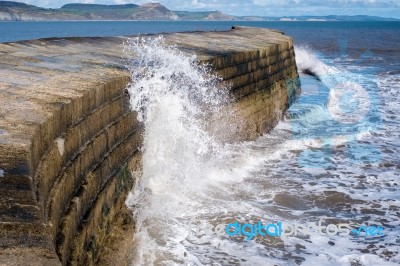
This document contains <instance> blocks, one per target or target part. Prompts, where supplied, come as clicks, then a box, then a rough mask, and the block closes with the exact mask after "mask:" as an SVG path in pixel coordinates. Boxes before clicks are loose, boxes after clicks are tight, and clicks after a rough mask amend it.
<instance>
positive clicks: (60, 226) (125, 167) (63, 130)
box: [0, 27, 300, 265]
mask: <svg viewBox="0 0 400 266" xmlns="http://www.w3.org/2000/svg"><path fill="white" fill-rule="evenodd" d="M164 37H165V40H166V43H167V44H174V45H176V46H177V47H178V49H181V50H182V51H183V52H186V53H192V54H196V55H197V57H198V60H199V63H208V64H210V66H211V67H212V69H214V70H215V72H216V73H217V74H218V75H219V76H220V77H221V78H222V80H221V84H223V85H224V86H221V87H224V88H223V89H227V90H229V92H230V94H231V95H232V101H231V102H230V104H229V106H227V107H229V108H230V109H232V110H234V111H233V112H230V113H229V115H227V114H224V115H221V114H216V115H214V116H213V118H212V122H211V125H212V124H213V123H221V121H223V123H224V124H225V125H227V127H229V129H230V130H229V132H228V133H227V132H226V131H225V132H219V131H221V130H220V128H221V127H213V126H211V127H210V130H211V131H212V130H213V128H215V130H214V131H215V134H225V135H226V134H228V135H229V136H228V138H229V140H230V141H243V140H252V139H255V138H256V137H257V136H259V135H261V134H263V133H265V132H268V131H269V130H270V129H272V128H273V127H274V125H276V123H277V122H278V121H279V119H280V118H281V117H282V114H283V112H284V111H285V110H286V109H287V108H288V106H289V105H290V103H291V102H292V101H293V100H294V99H295V97H296V95H297V94H298V92H299V90H300V84H299V79H298V73H297V67H296V62H295V57H294V50H293V42H292V40H291V39H290V37H287V36H285V35H284V34H282V33H280V32H276V31H271V30H267V29H260V28H245V27H236V28H234V29H232V30H230V31H221V32H190V33H170V34H164ZM126 38H127V37H112V38H65V39H61V38H53V39H40V40H30V41H21V42H17V43H5V44H0V95H1V96H0V118H1V119H0V233H1V234H0V264H1V265H95V264H101V265H107V264H115V265H127V264H129V261H130V259H131V258H130V255H131V254H132V252H131V250H132V249H134V248H135V247H134V246H133V244H132V239H133V234H134V221H133V220H132V217H131V214H130V212H129V210H128V209H127V207H126V205H125V199H126V197H127V194H128V192H129V191H130V190H131V189H132V186H133V185H134V183H135V177H134V176H133V175H132V173H133V172H135V171H136V170H138V169H140V167H141V152H140V147H141V145H142V142H143V133H144V128H143V125H142V124H141V123H139V122H138V121H137V120H136V113H135V112H133V111H132V110H131V109H130V106H129V96H128V94H127V92H126V89H125V88H126V86H127V85H128V84H129V82H131V80H130V73H129V71H128V69H127V68H126V61H125V60H124V53H123V42H124V41H125V40H126Z"/></svg>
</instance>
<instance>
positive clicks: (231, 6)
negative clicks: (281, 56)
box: [14, 0, 400, 18]
mask: <svg viewBox="0 0 400 266" xmlns="http://www.w3.org/2000/svg"><path fill="white" fill-rule="evenodd" d="M14 1H18V2H25V3H28V4H32V5H37V6H42V7H52V8H56V7H60V6H62V5H64V4H66V3H71V2H74V3H93V4H127V3H134V4H144V3H148V2H155V1H151V0H14ZM156 2H159V3H161V4H163V5H165V6H166V7H168V8H169V9H171V10H188V11H195V10H221V11H222V12H224V13H228V14H231V15H258V16H285V15H286V16H301V15H373V16H381V17H394V18H400V0H247V1H246V0H189V1H185V0H169V1H167V0H158V1H156Z"/></svg>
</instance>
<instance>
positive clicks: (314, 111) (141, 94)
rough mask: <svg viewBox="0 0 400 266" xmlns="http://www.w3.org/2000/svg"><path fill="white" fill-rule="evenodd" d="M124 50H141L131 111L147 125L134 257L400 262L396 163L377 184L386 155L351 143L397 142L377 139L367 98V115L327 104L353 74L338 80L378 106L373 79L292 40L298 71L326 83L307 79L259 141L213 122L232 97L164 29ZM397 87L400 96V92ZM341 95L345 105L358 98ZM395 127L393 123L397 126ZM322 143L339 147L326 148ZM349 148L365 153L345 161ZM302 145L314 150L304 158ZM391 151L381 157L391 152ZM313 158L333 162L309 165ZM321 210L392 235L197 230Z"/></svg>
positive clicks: (143, 261)
mask: <svg viewBox="0 0 400 266" xmlns="http://www.w3.org/2000/svg"><path fill="white" fill-rule="evenodd" d="M125 48H126V52H127V53H129V54H134V56H133V57H132V59H131V61H130V67H131V74H132V80H133V82H132V84H131V85H130V86H129V88H128V90H129V93H130V96H131V105H132V109H133V110H134V111H136V112H137V113H138V119H139V120H141V121H142V122H143V123H144V125H145V136H144V144H143V171H142V173H136V174H138V175H139V178H138V179H137V180H138V181H137V182H138V183H137V185H136V186H135V188H134V190H133V191H132V192H131V194H130V195H129V198H128V200H127V204H128V206H130V207H131V209H132V211H133V214H134V218H135V220H136V222H137V226H136V234H135V236H134V239H135V261H134V265H210V264H215V265H293V264H304V265H371V264H375V265H394V264H395V263H397V262H399V261H400V255H399V250H398V248H396V247H397V244H396V243H397V242H398V241H400V240H399V239H398V237H397V235H398V232H399V231H398V227H399V226H400V224H399V222H398V217H397V216H396V215H397V214H396V213H398V212H399V211H400V203H399V200H400V199H399V198H398V195H397V194H396V193H395V190H393V189H395V188H396V186H398V184H397V183H396V173H395V172H396V169H395V167H393V166H390V164H389V166H388V167H387V168H385V169H384V171H385V175H381V176H380V182H378V180H377V179H376V177H377V176H378V175H379V167H381V166H380V164H379V162H371V161H369V162H366V163H365V162H364V161H363V160H365V159H364V157H363V152H364V150H363V149H361V148H360V147H359V146H357V145H356V146H355V148H354V145H355V143H353V142H356V141H359V140H360V141H362V142H363V143H370V142H372V139H375V142H377V143H383V144H380V145H382V147H380V148H382V149H390V150H393V147H392V146H393V145H391V144H389V145H386V142H385V141H384V142H382V141H380V140H381V139H385V138H386V133H385V132H377V131H376V129H377V127H376V126H374V123H373V121H375V120H374V119H375V118H376V111H377V109H374V108H372V107H371V110H370V112H369V113H368V114H366V115H365V117H366V118H363V119H359V121H356V122H354V121H351V122H352V123H351V124H349V123H340V122H341V120H340V119H337V117H334V116H332V114H331V111H330V110H329V108H338V106H337V104H335V102H334V101H333V100H332V99H334V98H335V97H336V98H337V97H339V96H340V95H338V94H337V92H336V93H335V89H336V91H338V90H339V89H343V90H345V92H348V91H351V90H352V84H351V83H349V84H347V85H346V86H343V88H342V87H340V86H339V87H338V86H337V85H338V84H346V83H345V82H348V81H352V82H353V83H357V84H361V85H360V86H362V87H363V88H366V91H367V92H368V93H369V94H368V95H369V98H370V100H371V105H373V104H377V103H378V102H377V99H376V98H375V96H376V95H374V94H371V93H370V90H373V89H374V86H373V84H372V85H371V82H370V79H369V78H370V77H369V76H367V75H364V74H363V75H362V74H355V73H352V72H350V71H348V69H344V68H342V66H340V65H338V64H336V65H334V66H333V65H331V64H328V63H326V62H323V61H321V60H320V59H319V57H318V56H317V55H315V54H314V53H313V52H312V51H310V50H309V49H307V48H297V49H296V60H297V63H298V65H299V69H300V70H303V69H310V70H311V71H312V72H313V73H314V74H315V75H317V76H318V77H319V79H320V80H319V81H318V80H315V79H314V78H313V79H308V78H304V77H303V78H302V96H301V97H300V99H299V100H298V101H297V102H296V103H295V104H294V105H293V106H292V107H291V108H290V110H289V113H290V114H291V115H289V117H291V118H290V119H288V120H286V121H281V122H280V123H279V125H278V126H277V127H276V128H275V129H274V130H273V131H272V132H271V133H269V134H267V135H264V136H262V137H260V138H259V139H257V140H256V141H253V142H243V143H237V144H223V143H221V142H219V141H217V140H216V137H214V136H213V134H211V133H210V132H209V131H208V130H206V129H207V126H208V123H209V121H210V113H213V112H217V113H218V112H220V111H221V110H226V109H221V105H225V104H226V102H227V101H229V97H228V96H227V95H226V92H225V90H223V89H220V88H218V86H217V85H218V78H217V77H215V76H213V75H212V74H211V73H210V71H209V70H208V68H207V67H204V66H198V65H197V64H196V58H195V57H193V56H188V55H186V54H184V53H182V52H180V51H179V50H178V49H176V48H174V47H169V46H167V45H166V44H165V43H164V40H163V38H162V37H159V38H154V39H143V38H135V39H131V40H130V41H129V42H128V43H127V44H126V46H125ZM383 81H384V80H383V79H382V80H381V82H383ZM307 83H308V84H307ZM391 93H392V94H393V95H396V97H398V96H399V93H398V91H394V90H391ZM393 97H394V96H392V98H393ZM336 102H338V103H339V104H343V105H346V106H344V107H346V108H350V107H351V105H353V104H354V102H352V101H343V102H342V101H336ZM389 102H390V101H389ZM330 105H331V107H329V106H330ZM342 108H343V107H342ZM342 108H339V109H340V110H342ZM346 108H344V109H346ZM335 110H336V109H335ZM346 110H347V109H346ZM350 110H351V108H350ZM384 113H385V111H384ZM294 114H296V115H294ZM337 114H339V115H340V113H337ZM388 117H390V116H388ZM371 121H372V122H371ZM222 126H224V125H222ZM371 128H372V129H371ZM396 128H398V125H397V124H395V123H393V126H392V127H391V130H393V129H396ZM324 138H329V139H330V140H331V141H330V142H328V143H326V142H324V140H323V139H324ZM385 145H386V146H385ZM327 146H329V147H330V148H332V151H331V152H330V153H328V154H326V153H325V150H326V147H327ZM351 149H353V151H354V150H355V151H356V156H359V159H358V160H353V161H351V160H349V158H348V151H349V150H351ZM367 151H368V149H367ZM304 152H316V156H305V157H304V156H303V157H301V156H302V153H304ZM394 152H396V151H394ZM385 156H386V155H385V154H383V155H382V160H386V161H390V160H391V158H390V157H385ZM360 158H361V159H360ZM356 159H357V158H356ZM367 159H368V158H367ZM313 160H317V161H318V164H319V165H322V166H324V165H325V164H326V165H327V167H326V168H322V169H318V168H312V167H310V165H311V164H312V163H313ZM367 198H368V199H367ZM265 214H267V218H265ZM382 217H384V218H382ZM319 219H330V220H335V221H339V222H353V223H357V222H361V221H369V222H371V223H374V222H375V223H379V224H382V225H383V226H385V227H386V230H387V236H386V237H385V238H384V239H379V240H376V239H371V240H366V239H360V238H354V237H351V236H340V235H335V236H327V235H312V236H309V237H301V236H300V237H294V236H293V237H288V238H285V239H282V238H257V239H255V240H252V241H245V240H244V239H242V238H230V237H228V236H218V235H216V234H213V235H209V234H203V233H201V232H200V234H198V233H199V232H198V231H196V232H195V233H193V232H194V231H195V230H197V229H194V228H193V226H195V227H196V226H199V225H204V224H212V225H214V226H215V225H217V224H227V223H231V222H233V221H235V220H237V221H239V222H242V223H256V222H257V221H259V220H262V221H263V222H265V221H266V220H267V221H270V222H276V221H279V220H281V221H288V222H311V221H316V220H319ZM396 226H397V227H396Z"/></svg>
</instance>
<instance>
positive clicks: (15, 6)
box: [0, 1, 236, 21]
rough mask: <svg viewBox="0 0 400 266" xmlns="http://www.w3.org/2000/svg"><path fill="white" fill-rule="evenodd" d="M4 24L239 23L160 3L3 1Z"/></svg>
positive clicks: (0, 5)
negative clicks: (58, 4)
mask: <svg viewBox="0 0 400 266" xmlns="http://www.w3.org/2000/svg"><path fill="white" fill-rule="evenodd" d="M0 20H3V21H49V20H50V21H56V20H236V18H235V17H233V16H229V15H226V14H223V13H222V12H220V11H206V12H179V11H177V12H175V11H171V10H169V9H168V8H166V7H165V6H163V5H161V4H159V3H148V4H144V5H135V4H126V5H97V4H66V5H64V6H62V7H61V8H58V9H51V8H41V7H37V6H33V5H27V4H24V3H18V2H11V1H1V2H0Z"/></svg>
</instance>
